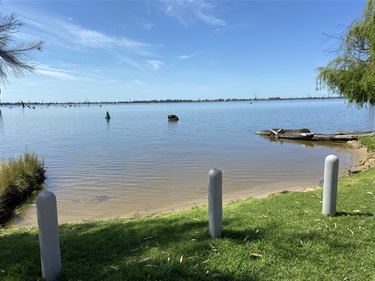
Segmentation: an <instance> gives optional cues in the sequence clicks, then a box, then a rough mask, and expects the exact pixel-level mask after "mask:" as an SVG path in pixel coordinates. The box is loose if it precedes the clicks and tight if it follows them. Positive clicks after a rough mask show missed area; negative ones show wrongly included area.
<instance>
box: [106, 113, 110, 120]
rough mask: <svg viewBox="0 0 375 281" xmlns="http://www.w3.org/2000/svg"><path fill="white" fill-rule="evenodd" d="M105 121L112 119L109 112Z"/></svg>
mask: <svg viewBox="0 0 375 281" xmlns="http://www.w3.org/2000/svg"><path fill="white" fill-rule="evenodd" d="M105 119H107V120H109V119H111V116H110V115H109V113H108V111H107V113H106V115H105Z"/></svg>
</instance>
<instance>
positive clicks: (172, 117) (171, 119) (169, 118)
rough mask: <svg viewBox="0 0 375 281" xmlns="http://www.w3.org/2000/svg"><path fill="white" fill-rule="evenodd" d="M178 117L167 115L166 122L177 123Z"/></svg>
mask: <svg viewBox="0 0 375 281" xmlns="http://www.w3.org/2000/svg"><path fill="white" fill-rule="evenodd" d="M178 120H179V119H178V116H177V115H174V114H172V115H168V121H178Z"/></svg>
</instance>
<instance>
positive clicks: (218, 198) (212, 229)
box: [208, 168, 223, 238]
mask: <svg viewBox="0 0 375 281" xmlns="http://www.w3.org/2000/svg"><path fill="white" fill-rule="evenodd" d="M222 184H223V182H222V172H221V171H220V170H219V169H216V168H213V169H211V170H210V171H209V173H208V232H209V233H210V235H211V237H213V238H218V237H220V236H221V233H222V231H223V221H222V220H223V218H222V217H223V195H222V189H223V188H222Z"/></svg>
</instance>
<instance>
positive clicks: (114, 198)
mask: <svg viewBox="0 0 375 281" xmlns="http://www.w3.org/2000/svg"><path fill="white" fill-rule="evenodd" d="M106 111H108V112H109V113H110V115H111V119H110V121H109V122H106V120H105V119H104V117H105V113H106ZM1 113H2V114H1V116H0V143H1V146H0V157H1V158H6V157H13V156H18V155H20V154H21V153H22V151H24V150H25V149H27V150H29V151H34V152H35V153H36V154H37V155H38V156H40V157H43V158H44V161H45V165H46V167H47V177H48V178H47V181H46V184H47V188H48V189H49V190H50V191H53V192H54V193H55V194H56V196H57V200H58V209H59V210H58V211H59V222H60V223H63V222H75V221H82V220H92V219H105V218H109V217H128V216H134V215H138V214H139V215H143V214H151V213H155V212H160V211H168V210H172V209H177V208H181V207H186V208H188V207H191V206H193V205H194V204H202V203H206V200H207V199H206V198H207V173H208V171H209V170H210V169H211V168H213V167H216V168H219V169H221V170H222V171H223V190H224V197H225V198H226V199H227V200H232V199H235V198H239V197H241V198H242V197H244V196H256V195H262V194H266V193H269V192H272V191H276V190H281V189H285V188H296V187H301V186H309V185H317V184H318V183H319V181H320V180H321V179H322V178H323V168H324V167H323V165H324V159H325V157H326V156H327V155H329V154H335V155H337V156H338V157H339V158H340V168H349V167H350V166H352V164H353V162H354V161H355V156H354V155H353V153H351V152H350V151H349V150H347V149H346V148H345V147H343V146H332V145H329V144H327V143H313V142H302V143H295V142H287V141H284V142H271V141H269V140H268V139H265V138H262V137H260V136H258V135H256V134H255V132H256V131H260V130H264V129H269V128H293V129H294V128H303V127H304V128H310V129H311V130H312V131H313V132H317V133H335V132H336V130H346V131H354V130H361V131H363V130H373V129H374V128H373V116H372V115H371V114H370V112H369V110H367V109H361V110H360V109H357V108H355V107H347V106H346V104H345V103H344V100H341V99H337V100H308V101H307V100H306V101H258V102H252V103H250V102H221V103H169V104H123V105H103V106H99V105H90V106H80V107H79V106H77V107H74V106H73V107H67V108H64V107H61V105H60V106H49V107H47V106H44V107H43V106H40V107H36V108H35V109H29V108H25V109H22V108H20V107H12V108H9V107H4V106H3V107H2V108H1ZM168 114H177V115H178V116H179V118H180V121H179V122H168V120H167V115H168ZM35 213H36V212H35V204H34V202H30V203H29V204H26V205H25V206H24V207H23V210H22V212H21V215H20V216H18V217H17V218H16V221H15V222H14V223H13V226H28V225H33V224H35V223H36V215H35Z"/></svg>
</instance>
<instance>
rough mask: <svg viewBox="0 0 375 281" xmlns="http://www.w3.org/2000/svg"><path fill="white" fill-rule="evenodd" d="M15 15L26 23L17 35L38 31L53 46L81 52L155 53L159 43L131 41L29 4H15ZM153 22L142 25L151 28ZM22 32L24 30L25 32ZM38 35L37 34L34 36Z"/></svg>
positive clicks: (36, 32) (140, 54)
mask: <svg viewBox="0 0 375 281" xmlns="http://www.w3.org/2000/svg"><path fill="white" fill-rule="evenodd" d="M17 15H18V16H19V17H20V18H22V21H23V22H24V23H25V24H26V25H25V26H24V28H23V29H22V30H21V32H20V33H18V34H17V36H19V37H23V39H29V38H30V37H31V36H30V35H29V34H28V32H27V31H31V32H29V33H31V34H33V38H35V35H36V34H40V37H42V38H43V39H44V40H45V41H46V42H47V43H48V45H52V44H53V45H55V46H59V47H63V48H65V49H70V50H74V51H81V52H94V51H98V50H99V51H102V50H104V51H105V52H106V53H108V52H120V53H127V54H133V55H139V56H154V55H155V54H154V50H155V49H156V48H158V47H159V46H154V45H152V44H149V43H146V42H141V41H139V40H134V39H131V38H128V37H126V36H114V35H109V34H106V33H104V32H101V31H98V30H93V29H90V28H87V27H83V26H81V25H79V24H76V23H75V22H74V20H73V18H71V17H62V16H60V15H58V14H51V13H43V12H40V11H38V10H36V9H33V8H30V7H23V6H18V9H17ZM152 27H153V25H152V24H146V25H145V26H144V28H149V29H151V28H152ZM24 31H25V32H24ZM36 36H37V35H36ZM37 37H39V36H37Z"/></svg>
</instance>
